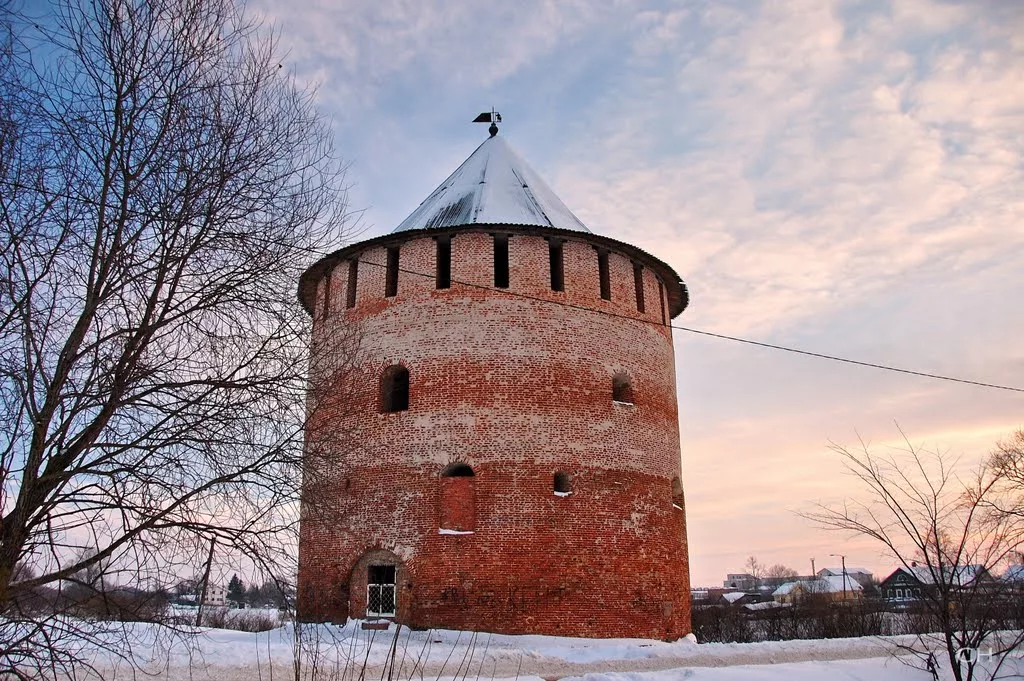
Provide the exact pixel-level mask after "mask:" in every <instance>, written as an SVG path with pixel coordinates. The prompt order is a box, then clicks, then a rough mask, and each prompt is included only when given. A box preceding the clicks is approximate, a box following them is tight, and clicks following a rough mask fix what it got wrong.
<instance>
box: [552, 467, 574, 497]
mask: <svg viewBox="0 0 1024 681" xmlns="http://www.w3.org/2000/svg"><path fill="white" fill-rule="evenodd" d="M554 487H555V494H557V495H559V496H567V495H568V494H570V493H571V492H572V476H570V475H569V474H568V473H566V472H565V471H557V472H556V473H555V475H554Z"/></svg>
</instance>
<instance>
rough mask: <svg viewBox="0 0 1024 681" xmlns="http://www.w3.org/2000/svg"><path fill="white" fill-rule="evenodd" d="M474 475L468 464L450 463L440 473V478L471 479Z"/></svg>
mask: <svg viewBox="0 0 1024 681" xmlns="http://www.w3.org/2000/svg"><path fill="white" fill-rule="evenodd" d="M474 475H475V473H473V469H472V468H471V467H470V466H469V464H465V463H458V462H456V463H450V464H448V465H447V466H445V468H444V470H443V471H441V477H442V478H472V477H473V476H474Z"/></svg>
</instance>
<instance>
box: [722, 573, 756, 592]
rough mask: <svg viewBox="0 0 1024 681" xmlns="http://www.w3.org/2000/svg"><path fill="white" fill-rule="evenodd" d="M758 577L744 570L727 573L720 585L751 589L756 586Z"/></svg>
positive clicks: (730, 587) (728, 587)
mask: <svg viewBox="0 0 1024 681" xmlns="http://www.w3.org/2000/svg"><path fill="white" fill-rule="evenodd" d="M757 582H758V579H757V578H756V577H754V575H751V574H749V573H746V572H737V573H729V574H727V575H726V576H725V581H724V582H722V586H724V587H725V588H726V589H739V590H740V591H753V590H755V589H756V588H757Z"/></svg>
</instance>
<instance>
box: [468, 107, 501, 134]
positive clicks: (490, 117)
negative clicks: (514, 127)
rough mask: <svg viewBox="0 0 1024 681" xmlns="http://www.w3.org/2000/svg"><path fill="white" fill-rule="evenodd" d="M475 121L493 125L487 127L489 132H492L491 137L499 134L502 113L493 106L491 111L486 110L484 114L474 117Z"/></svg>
mask: <svg viewBox="0 0 1024 681" xmlns="http://www.w3.org/2000/svg"><path fill="white" fill-rule="evenodd" d="M473 122H474V123H490V124H491V127H489V128H487V132H489V133H491V137H494V136H495V135H497V134H498V126H497V124H498V123H501V114H500V113H498V112H497V111H495V110H494V107H491V110H490V111H484V112H483V113H482V114H480V115H479V116H477V117H476V118H474V119H473Z"/></svg>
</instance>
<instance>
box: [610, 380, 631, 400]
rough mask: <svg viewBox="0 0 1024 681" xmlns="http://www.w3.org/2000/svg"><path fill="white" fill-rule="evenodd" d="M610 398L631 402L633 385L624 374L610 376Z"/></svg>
mask: <svg viewBox="0 0 1024 681" xmlns="http://www.w3.org/2000/svg"><path fill="white" fill-rule="evenodd" d="M612 400H614V401H615V402H622V403H624V404H633V385H632V384H631V383H630V382H629V377H628V376H626V374H621V373H620V374H615V375H614V376H613V377H612Z"/></svg>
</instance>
